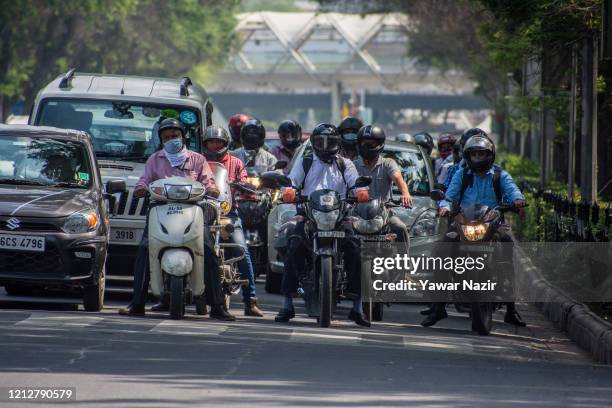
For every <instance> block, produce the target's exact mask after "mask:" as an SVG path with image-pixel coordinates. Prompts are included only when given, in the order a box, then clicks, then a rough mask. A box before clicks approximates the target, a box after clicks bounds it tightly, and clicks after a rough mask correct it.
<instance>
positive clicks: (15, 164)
mask: <svg viewBox="0 0 612 408" xmlns="http://www.w3.org/2000/svg"><path fill="white" fill-rule="evenodd" d="M93 177H94V175H93V173H92V171H91V166H90V163H89V159H88V155H87V150H86V148H85V146H84V145H83V144H82V143H79V142H74V141H67V140H59V139H53V138H31V137H25V136H23V137H22V136H13V137H2V138H0V184H23V185H27V184H31V185H45V186H58V187H75V188H88V187H90V186H91V183H92V179H93Z"/></svg>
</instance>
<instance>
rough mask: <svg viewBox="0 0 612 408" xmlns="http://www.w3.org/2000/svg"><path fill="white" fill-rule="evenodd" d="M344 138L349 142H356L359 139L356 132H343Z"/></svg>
mask: <svg viewBox="0 0 612 408" xmlns="http://www.w3.org/2000/svg"><path fill="white" fill-rule="evenodd" d="M342 139H344V140H345V141H347V142H354V141H356V140H357V133H356V132H345V133H342Z"/></svg>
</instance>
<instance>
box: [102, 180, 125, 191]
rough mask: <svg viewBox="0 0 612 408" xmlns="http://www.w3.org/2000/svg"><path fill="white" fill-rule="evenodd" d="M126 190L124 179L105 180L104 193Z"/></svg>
mask: <svg viewBox="0 0 612 408" xmlns="http://www.w3.org/2000/svg"><path fill="white" fill-rule="evenodd" d="M125 191H127V187H126V185H125V181H123V180H109V181H107V182H106V193H107V194H116V193H123V192H125Z"/></svg>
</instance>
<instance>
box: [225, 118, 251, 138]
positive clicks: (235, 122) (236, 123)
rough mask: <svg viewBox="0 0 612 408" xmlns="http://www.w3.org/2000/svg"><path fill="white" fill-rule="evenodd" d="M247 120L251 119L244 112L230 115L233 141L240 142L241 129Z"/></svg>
mask: <svg viewBox="0 0 612 408" xmlns="http://www.w3.org/2000/svg"><path fill="white" fill-rule="evenodd" d="M247 120H249V117H248V116H247V115H245V114H242V113H236V114H235V115H232V116H231V117H230V120H229V125H228V129H229V132H230V135H231V136H232V141H233V142H235V143H240V129H242V126H243V125H244V124H245V122H246V121H247Z"/></svg>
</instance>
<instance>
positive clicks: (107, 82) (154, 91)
mask: <svg viewBox="0 0 612 408" xmlns="http://www.w3.org/2000/svg"><path fill="white" fill-rule="evenodd" d="M212 112H213V106H212V103H211V102H210V101H209V97H208V95H207V93H206V91H205V90H204V89H203V88H202V87H200V86H198V85H197V84H195V83H193V82H192V81H191V80H190V79H189V78H187V77H184V78H182V79H166V78H146V77H135V76H117V75H102V74H81V73H76V72H74V70H70V71H68V72H67V73H66V74H64V75H61V76H59V77H58V78H56V79H55V80H53V81H52V82H51V83H49V84H48V85H47V86H46V87H45V88H43V89H42V90H41V91H40V92H39V94H38V96H37V98H36V101H35V103H34V106H33V108H32V113H31V115H30V119H29V123H30V124H32V125H41V126H43V125H44V126H54V127H58V128H66V129H77V130H81V131H85V132H88V133H89V134H90V135H91V140H92V143H93V147H94V151H95V154H96V157H97V160H98V164H99V167H100V172H101V175H102V178H103V180H104V182H106V181H107V180H117V179H120V180H124V181H125V183H126V185H127V187H128V192H127V193H123V194H121V195H120V196H118V197H117V203H118V208H117V215H116V216H114V217H112V218H111V220H110V226H111V228H110V247H109V264H108V265H107V270H108V271H109V275H108V277H107V283H108V284H109V285H108V286H111V289H118V286H119V287H121V286H129V282H131V280H132V276H131V273H130V272H131V267H132V265H133V259H134V257H135V254H136V247H137V245H138V243H139V242H140V239H141V237H142V232H143V229H144V226H145V217H146V214H147V204H148V202H147V200H145V199H143V198H140V199H133V198H132V193H133V191H134V185H135V184H136V182H137V181H138V178H139V177H140V176H141V175H142V173H143V170H144V163H145V162H146V160H147V158H148V157H149V156H150V155H151V154H152V153H153V152H155V151H156V150H157V149H158V148H159V137H158V134H157V127H158V124H159V122H160V121H161V119H162V118H165V117H175V118H177V119H180V120H181V121H182V122H183V123H184V124H185V125H186V128H187V129H188V134H187V140H188V144H189V148H190V149H191V150H194V151H198V152H199V151H201V149H200V136H201V133H202V131H203V129H205V128H206V126H208V125H210V124H212ZM120 282H123V284H119V283H120ZM125 289H126V290H127V289H128V288H127V287H126V288H125Z"/></svg>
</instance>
